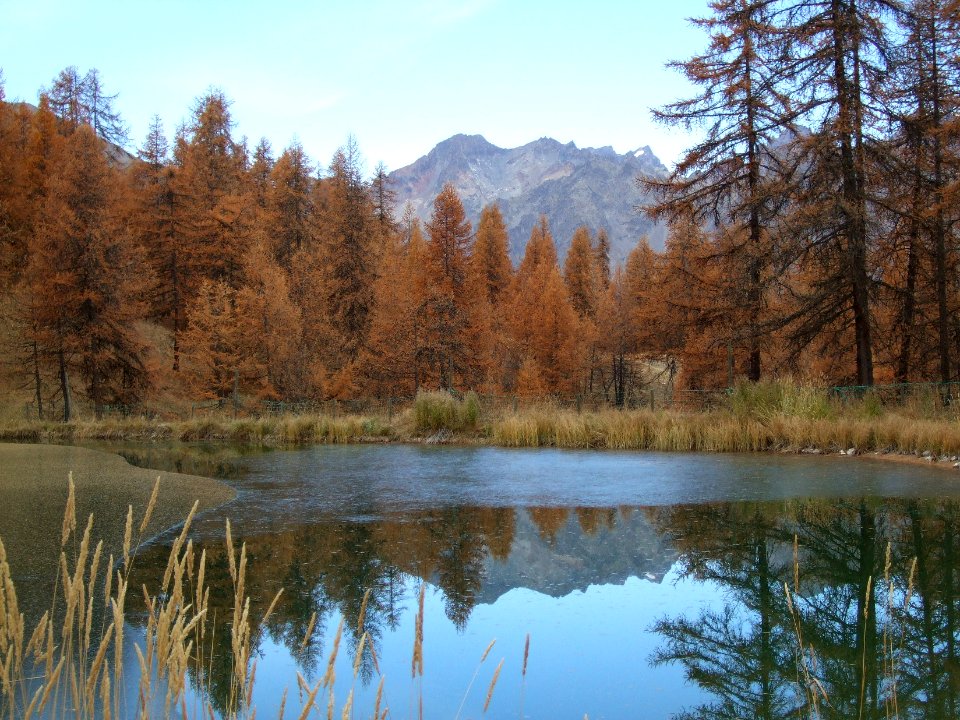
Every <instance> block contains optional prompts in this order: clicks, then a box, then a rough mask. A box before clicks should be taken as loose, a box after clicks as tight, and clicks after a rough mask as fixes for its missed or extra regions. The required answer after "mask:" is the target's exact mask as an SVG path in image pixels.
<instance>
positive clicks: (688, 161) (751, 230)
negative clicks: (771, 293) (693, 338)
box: [640, 0, 792, 380]
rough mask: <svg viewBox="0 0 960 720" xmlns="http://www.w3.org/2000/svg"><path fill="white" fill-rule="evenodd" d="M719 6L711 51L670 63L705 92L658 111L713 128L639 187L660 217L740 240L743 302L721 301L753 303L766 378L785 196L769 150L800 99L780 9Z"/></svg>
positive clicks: (743, 3) (739, 298) (751, 336)
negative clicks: (766, 332)
mask: <svg viewBox="0 0 960 720" xmlns="http://www.w3.org/2000/svg"><path fill="white" fill-rule="evenodd" d="M710 8H711V10H712V11H713V14H712V15H711V16H709V17H706V18H699V19H696V20H694V21H693V22H694V24H695V25H697V26H698V27H700V28H702V29H704V30H705V31H706V32H707V33H708V34H709V36H710V41H709V45H708V47H707V50H706V51H705V52H704V53H703V54H701V55H697V56H694V57H693V58H691V59H689V60H686V61H682V62H674V63H671V66H672V67H674V68H676V69H678V70H680V71H681V72H682V73H683V74H684V75H685V76H686V78H687V79H688V80H689V81H690V82H691V83H692V84H693V85H695V86H697V87H698V88H700V92H699V94H697V95H696V96H694V97H693V98H690V99H685V100H680V101H678V102H675V103H671V104H670V105H667V106H666V107H664V108H661V109H659V110H656V111H654V115H655V116H656V118H657V119H658V120H660V121H661V122H664V123H666V124H669V125H681V126H684V127H691V126H693V125H701V126H704V127H705V129H706V135H705V137H704V139H703V140H701V141H700V142H698V143H697V144H696V145H694V146H693V147H691V148H690V149H689V150H687V151H686V152H685V154H684V155H683V157H682V158H681V159H680V161H679V162H678V163H677V166H676V168H675V169H674V171H673V172H672V173H671V174H670V175H669V176H668V177H667V178H665V179H659V178H644V179H642V180H641V181H640V182H641V184H642V185H643V186H644V187H645V188H647V189H648V190H650V191H652V192H653V193H654V195H655V197H656V198H657V200H656V202H655V203H653V204H651V205H650V206H648V207H647V208H646V212H647V213H648V214H649V215H650V216H651V217H652V218H654V219H665V220H677V219H679V218H681V217H687V216H692V218H693V220H694V221H695V222H699V223H711V224H713V225H714V226H716V227H717V228H718V229H722V231H723V232H724V234H725V235H726V237H727V238H729V239H732V240H733V241H732V242H731V243H730V244H729V246H728V247H727V248H724V249H723V251H722V252H723V253H724V255H725V256H726V257H727V259H728V261H729V262H728V272H729V273H730V274H731V275H734V274H736V275H737V276H740V275H742V276H743V277H742V280H740V279H739V278H738V280H739V282H738V283H737V288H736V289H737V291H738V292H737V293H736V294H735V295H734V297H732V298H731V297H727V298H724V299H723V300H721V302H723V303H724V304H725V305H726V306H727V307H730V306H746V307H747V317H748V323H747V326H746V330H745V332H744V335H745V337H744V340H745V341H746V342H747V344H748V347H749V367H748V371H747V376H748V377H749V378H750V379H751V380H759V379H760V374H761V364H760V342H761V337H762V330H761V322H762V319H763V315H764V307H763V298H764V292H765V288H766V287H767V286H768V284H769V281H770V270H769V267H770V263H769V254H768V250H767V247H766V245H767V238H768V236H769V231H770V224H771V222H772V216H773V214H774V213H775V212H776V211H777V210H778V209H779V205H780V200H779V199H780V198H781V197H782V195H783V193H782V188H780V187H779V186H778V184H777V182H776V180H777V178H778V177H779V176H780V172H781V171H780V167H779V163H778V161H777V158H776V157H775V156H774V155H772V154H771V153H770V152H769V151H768V148H769V146H770V145H771V144H772V143H773V141H774V140H775V139H776V138H777V137H778V136H779V135H780V134H781V133H782V132H783V131H784V130H785V129H787V128H789V127H790V126H791V125H790V123H791V119H792V117H791V114H790V110H789V108H790V106H791V103H790V101H789V100H788V98H787V96H786V94H785V92H786V91H785V88H784V87H783V86H782V79H783V74H784V71H783V70H782V69H781V66H780V65H778V63H777V62H775V60H777V59H778V53H779V48H778V47H777V38H778V35H777V33H776V32H775V30H774V28H773V27H772V18H771V12H772V11H771V3H770V2H768V0H714V2H711V3H710ZM718 252H720V251H719V250H718ZM741 268H742V271H741Z"/></svg>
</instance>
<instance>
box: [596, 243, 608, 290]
mask: <svg viewBox="0 0 960 720" xmlns="http://www.w3.org/2000/svg"><path fill="white" fill-rule="evenodd" d="M594 254H595V255H596V261H597V272H598V273H599V277H600V284H601V286H602V287H603V288H604V289H606V287H607V285H609V284H610V237H609V236H608V235H607V231H606V230H605V229H604V228H600V229H599V230H597V237H596V242H595V243H594Z"/></svg>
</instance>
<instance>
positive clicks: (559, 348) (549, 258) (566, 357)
mask: <svg viewBox="0 0 960 720" xmlns="http://www.w3.org/2000/svg"><path fill="white" fill-rule="evenodd" d="M511 294H512V300H511V304H510V308H509V311H508V313H509V316H510V318H511V323H510V327H509V332H510V341H511V346H510V354H511V356H512V358H513V360H512V362H513V363H514V365H513V367H514V368H515V370H514V371H513V372H514V376H513V378H510V377H508V378H507V382H506V384H507V386H508V387H514V386H515V385H516V383H517V382H518V376H519V372H520V370H521V369H522V368H523V367H524V363H526V370H525V375H529V376H531V377H532V376H533V374H534V373H535V374H537V375H539V380H540V381H542V383H543V386H544V387H545V388H546V391H547V392H548V393H558V394H571V393H573V392H574V391H575V390H576V389H577V384H578V379H579V371H580V369H581V366H582V362H581V357H580V352H581V347H580V345H579V343H578V329H579V325H578V323H577V315H576V312H575V311H574V309H573V306H572V305H571V303H570V295H569V293H568V292H567V287H566V285H565V284H564V282H563V278H562V277H561V275H560V269H559V267H558V266H557V249H556V245H555V244H554V242H553V235H552V234H551V232H550V227H549V224H548V223H547V219H546V217H541V219H540V222H539V223H537V225H536V226H534V228H533V231H532V232H531V234H530V240H529V242H528V243H527V248H526V252H525V253H524V256H523V260H522V261H521V262H520V267H519V269H518V270H517V274H516V275H515V277H514V282H513V287H512V290H511ZM520 377H522V376H520Z"/></svg>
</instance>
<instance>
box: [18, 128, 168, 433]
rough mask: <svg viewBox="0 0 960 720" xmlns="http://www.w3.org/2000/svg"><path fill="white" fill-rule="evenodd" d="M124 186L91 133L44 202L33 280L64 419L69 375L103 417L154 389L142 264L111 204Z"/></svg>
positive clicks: (82, 136)
mask: <svg viewBox="0 0 960 720" xmlns="http://www.w3.org/2000/svg"><path fill="white" fill-rule="evenodd" d="M118 189H119V188H118V181H117V178H116V177H115V175H114V172H113V171H112V170H111V168H110V167H109V166H108V165H107V161H106V159H105V157H104V155H103V150H102V147H101V144H100V141H99V140H98V139H97V137H96V136H95V135H94V133H93V131H92V129H90V128H89V127H81V128H79V129H78V130H77V131H75V132H74V133H73V134H72V135H71V136H70V138H69V139H68V141H67V143H66V146H65V148H64V161H63V165H62V167H61V168H60V169H59V172H58V173H57V175H56V176H55V178H54V179H53V181H52V183H51V186H50V192H49V195H48V197H47V200H46V202H45V204H44V208H43V214H42V222H41V225H40V229H39V233H38V244H37V248H36V252H35V253H34V255H33V256H32V257H31V265H30V268H29V271H28V277H29V282H30V285H31V287H32V288H33V295H34V296H35V297H39V298H43V299H44V301H43V302H42V303H41V304H40V305H39V306H38V310H37V312H38V317H37V320H38V329H39V331H40V333H41V334H42V337H43V345H44V347H45V349H46V350H47V352H48V353H49V354H51V355H53V356H55V358H56V362H57V364H58V369H59V375H60V379H61V396H62V399H63V402H64V419H65V420H69V419H70V415H71V408H70V384H69V372H68V371H69V370H73V369H76V370H77V371H78V372H79V375H80V377H82V378H83V380H84V381H85V383H86V390H87V396H88V397H89V398H90V400H91V402H92V403H93V404H94V408H95V410H96V412H97V415H98V416H99V415H100V413H101V411H102V409H103V406H104V405H105V404H108V403H130V402H135V401H137V400H139V399H140V398H141V397H142V395H143V393H144V391H145V390H146V388H147V387H148V386H149V383H150V376H149V373H148V369H147V367H146V365H145V362H144V357H145V354H146V348H145V345H144V343H143V341H142V340H141V339H140V337H139V335H138V333H137V331H136V329H135V327H134V324H135V322H136V321H137V320H139V319H140V318H141V317H142V315H143V313H142V307H141V305H140V303H139V300H138V297H139V295H138V287H137V285H136V284H135V283H138V282H139V281H140V280H141V279H143V277H144V272H143V267H142V262H141V261H140V260H139V258H137V257H136V254H135V250H134V247H133V244H132V243H131V242H130V240H129V238H126V237H125V235H124V233H123V231H122V227H121V224H120V223H119V222H118V219H117V217H116V210H115V208H114V206H113V205H112V203H113V202H114V198H115V197H116V196H117V194H118Z"/></svg>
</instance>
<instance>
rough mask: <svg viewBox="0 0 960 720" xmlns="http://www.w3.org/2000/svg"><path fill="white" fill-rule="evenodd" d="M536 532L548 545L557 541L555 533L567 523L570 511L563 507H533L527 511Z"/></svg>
mask: <svg viewBox="0 0 960 720" xmlns="http://www.w3.org/2000/svg"><path fill="white" fill-rule="evenodd" d="M527 512H528V513H529V514H530V519H531V520H533V524H534V525H536V526H537V532H539V533H540V537H541V538H543V539H544V540H545V541H546V542H547V543H549V544H550V545H554V544H555V543H556V542H557V533H559V532H560V530H561V529H562V528H563V526H564V525H566V524H567V517H568V516H569V515H570V511H569V510H568V509H567V508H564V507H534V508H530V509H529V510H528V511H527Z"/></svg>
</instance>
